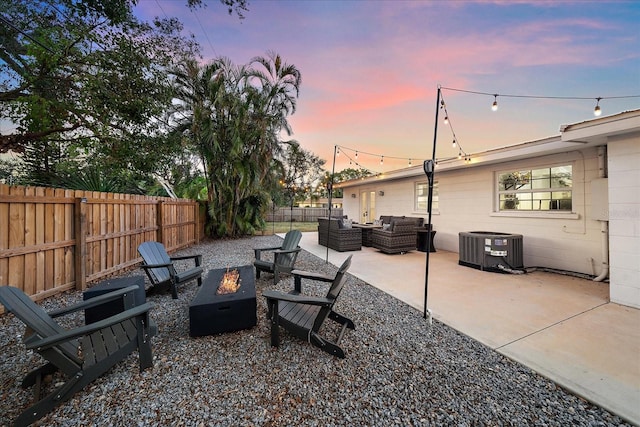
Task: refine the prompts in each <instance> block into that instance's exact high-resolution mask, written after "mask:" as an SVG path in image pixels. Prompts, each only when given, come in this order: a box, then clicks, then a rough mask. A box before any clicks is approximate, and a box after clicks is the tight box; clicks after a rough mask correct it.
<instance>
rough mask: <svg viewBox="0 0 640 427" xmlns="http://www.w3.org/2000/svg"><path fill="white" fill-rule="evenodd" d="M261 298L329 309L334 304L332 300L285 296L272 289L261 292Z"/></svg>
mask: <svg viewBox="0 0 640 427" xmlns="http://www.w3.org/2000/svg"><path fill="white" fill-rule="evenodd" d="M262 296H263V297H265V298H267V300H277V301H288V302H296V303H298V304H308V305H319V306H326V307H331V305H332V304H333V303H334V300H332V299H328V298H324V297H312V296H308V295H300V294H287V293H284V292H279V291H274V290H272V289H267V290H266V291H264V292H262Z"/></svg>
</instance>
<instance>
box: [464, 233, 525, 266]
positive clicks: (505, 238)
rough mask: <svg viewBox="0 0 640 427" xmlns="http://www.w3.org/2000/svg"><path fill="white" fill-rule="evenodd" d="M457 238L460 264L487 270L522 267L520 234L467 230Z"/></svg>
mask: <svg viewBox="0 0 640 427" xmlns="http://www.w3.org/2000/svg"><path fill="white" fill-rule="evenodd" d="M458 238H459V244H460V246H459V251H460V259H459V261H458V264H460V265H464V266H467V267H473V268H477V269H479V270H488V271H503V270H504V269H505V268H509V269H513V268H523V267H524V262H523V261H522V258H523V254H522V253H523V250H522V235H521V234H509V233H496V232H492V231H469V232H462V233H458ZM501 267H503V268H501Z"/></svg>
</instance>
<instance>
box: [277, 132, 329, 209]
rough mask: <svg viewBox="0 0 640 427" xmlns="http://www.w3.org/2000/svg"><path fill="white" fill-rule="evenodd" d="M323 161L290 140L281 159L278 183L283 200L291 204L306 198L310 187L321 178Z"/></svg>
mask: <svg viewBox="0 0 640 427" xmlns="http://www.w3.org/2000/svg"><path fill="white" fill-rule="evenodd" d="M324 163H325V161H324V160H322V159H320V158H319V157H318V156H316V155H315V154H313V153H311V152H310V151H307V150H305V149H304V148H302V147H300V145H299V144H298V143H297V142H296V141H290V145H288V146H287V148H286V150H285V152H284V156H283V158H282V159H281V164H282V172H281V173H282V177H281V178H280V183H281V186H282V188H280V189H278V190H279V192H282V191H283V190H284V195H285V197H284V199H285V200H284V201H288V202H289V203H290V204H291V206H293V205H294V204H295V203H296V202H300V201H304V200H306V199H307V198H308V197H309V196H310V194H311V192H310V189H311V188H312V187H313V186H314V185H317V184H318V183H319V182H320V181H321V180H322V166H323V165H324Z"/></svg>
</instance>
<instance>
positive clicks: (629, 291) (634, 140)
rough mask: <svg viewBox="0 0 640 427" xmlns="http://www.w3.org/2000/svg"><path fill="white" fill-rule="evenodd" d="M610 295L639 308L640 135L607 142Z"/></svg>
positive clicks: (622, 302) (617, 300)
mask: <svg viewBox="0 0 640 427" xmlns="http://www.w3.org/2000/svg"><path fill="white" fill-rule="evenodd" d="M608 176H609V180H608V183H609V263H610V270H611V271H610V282H609V283H610V284H609V294H610V298H611V301H612V302H616V303H619V304H624V305H628V306H631V307H635V308H640V135H635V136H633V137H628V138H626V139H624V140H610V141H609V144H608Z"/></svg>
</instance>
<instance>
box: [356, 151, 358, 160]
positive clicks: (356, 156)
mask: <svg viewBox="0 0 640 427" xmlns="http://www.w3.org/2000/svg"><path fill="white" fill-rule="evenodd" d="M356 160H358V152H357V151H356Z"/></svg>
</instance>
